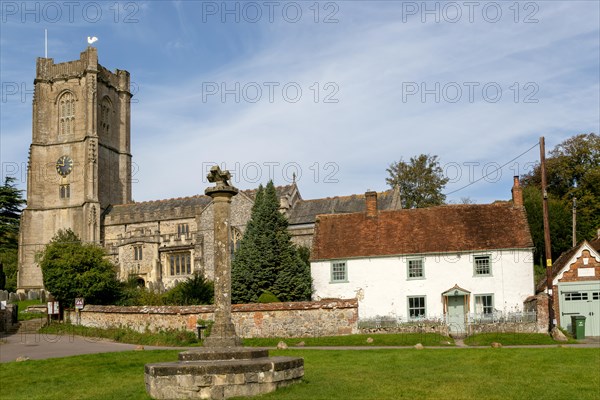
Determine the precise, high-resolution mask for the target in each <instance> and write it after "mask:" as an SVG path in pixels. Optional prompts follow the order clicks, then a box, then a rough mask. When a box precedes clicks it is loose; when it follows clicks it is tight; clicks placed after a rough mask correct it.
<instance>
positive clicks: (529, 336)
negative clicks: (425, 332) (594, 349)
mask: <svg viewBox="0 0 600 400" xmlns="http://www.w3.org/2000/svg"><path fill="white" fill-rule="evenodd" d="M492 342H498V343H501V344H502V345H503V346H513V345H539V344H559V343H561V342H557V341H555V340H554V339H552V337H551V336H550V335H546V334H544V333H500V332H492V333H481V334H478V335H473V336H469V337H468V338H466V339H465V344H466V345H469V346H489V345H491V344H492ZM567 343H577V341H576V340H574V339H572V338H569V341H568V342H567Z"/></svg>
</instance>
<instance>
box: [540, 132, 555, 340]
mask: <svg viewBox="0 0 600 400" xmlns="http://www.w3.org/2000/svg"><path fill="white" fill-rule="evenodd" d="M540 170H541V173H542V195H543V197H544V200H543V203H542V206H543V208H542V209H543V215H544V217H543V219H544V244H545V248H546V288H547V293H548V320H549V330H552V328H553V327H554V307H553V300H552V299H553V298H554V293H552V248H551V246H550V220H549V218H548V191H547V190H546V145H545V142H544V137H543V136H542V137H541V138H540Z"/></svg>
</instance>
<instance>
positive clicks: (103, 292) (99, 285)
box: [40, 229, 120, 307]
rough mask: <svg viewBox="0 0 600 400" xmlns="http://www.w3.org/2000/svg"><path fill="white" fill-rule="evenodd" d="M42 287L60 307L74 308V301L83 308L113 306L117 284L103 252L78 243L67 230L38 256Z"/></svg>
mask: <svg viewBox="0 0 600 400" xmlns="http://www.w3.org/2000/svg"><path fill="white" fill-rule="evenodd" d="M40 267H41V268H42V274H43V276H44V286H45V288H46V289H47V290H48V291H50V293H52V295H53V296H54V297H55V298H56V299H57V300H58V301H59V302H60V303H61V307H71V306H73V305H74V302H75V298H76V297H83V298H85V301H86V303H87V304H114V302H115V301H116V300H117V299H118V298H119V294H120V290H119V289H120V284H119V282H118V280H117V276H116V269H115V266H114V265H113V264H112V263H111V262H110V261H109V260H108V259H107V258H106V252H105V251H104V249H103V248H101V247H100V246H98V245H96V244H93V243H82V242H81V240H80V239H79V237H77V235H76V234H75V233H74V232H73V231H72V230H70V229H67V230H59V231H58V233H57V234H56V235H55V236H54V238H52V240H51V241H50V243H49V244H48V245H47V246H46V248H45V250H44V251H43V253H42V254H41V260H40Z"/></svg>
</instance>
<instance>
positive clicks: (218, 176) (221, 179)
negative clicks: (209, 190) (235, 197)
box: [206, 165, 237, 193]
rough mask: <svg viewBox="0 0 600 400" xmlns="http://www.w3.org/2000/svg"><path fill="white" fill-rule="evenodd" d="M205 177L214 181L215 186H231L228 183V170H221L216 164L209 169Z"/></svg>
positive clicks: (229, 178)
mask: <svg viewBox="0 0 600 400" xmlns="http://www.w3.org/2000/svg"><path fill="white" fill-rule="evenodd" d="M206 178H207V179H208V181H209V182H211V183H216V184H217V187H233V186H231V185H229V181H230V180H231V174H230V173H229V171H227V170H225V171H221V168H219V167H218V166H217V165H215V166H214V167H212V168H211V169H210V172H209V173H208V175H207V176H206ZM236 193H237V192H236Z"/></svg>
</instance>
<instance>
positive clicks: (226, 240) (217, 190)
mask: <svg viewBox="0 0 600 400" xmlns="http://www.w3.org/2000/svg"><path fill="white" fill-rule="evenodd" d="M229 179H231V175H230V174H229V171H224V172H222V171H221V169H220V168H219V167H212V168H211V171H210V173H209V174H208V180H209V182H214V183H216V186H215V187H209V188H207V189H206V190H205V193H206V194H207V195H208V196H210V197H212V199H213V202H212V206H213V215H214V249H215V254H214V257H215V259H214V265H215V282H214V284H215V322H214V325H213V327H212V329H211V333H210V336H209V337H207V338H206V339H205V340H204V346H206V347H237V346H241V344H242V341H241V339H240V338H239V337H238V336H237V335H236V333H235V327H234V326H233V322H232V321H231V257H230V254H231V253H230V245H231V243H230V237H231V235H230V210H231V199H232V197H233V196H235V195H236V194H237V193H238V190H237V189H236V188H235V187H233V186H231V185H230V184H229V182H228V181H229Z"/></svg>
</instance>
